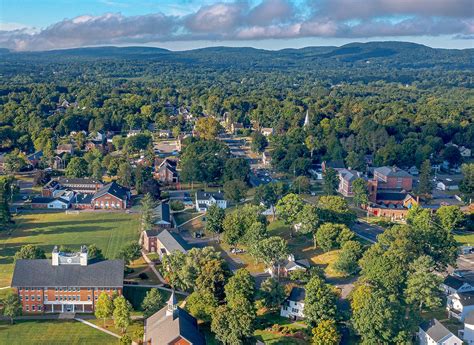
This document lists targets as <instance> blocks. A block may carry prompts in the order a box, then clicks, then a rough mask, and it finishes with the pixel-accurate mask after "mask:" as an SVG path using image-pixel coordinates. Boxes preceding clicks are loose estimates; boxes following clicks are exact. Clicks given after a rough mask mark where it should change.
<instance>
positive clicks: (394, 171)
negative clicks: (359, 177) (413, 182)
mask: <svg viewBox="0 0 474 345" xmlns="http://www.w3.org/2000/svg"><path fill="white" fill-rule="evenodd" d="M375 172H378V173H380V174H381V175H383V176H388V177H411V178H413V176H411V175H410V174H409V173H407V172H406V171H405V170H402V169H399V168H397V167H387V166H385V167H379V168H375V169H374V173H375Z"/></svg>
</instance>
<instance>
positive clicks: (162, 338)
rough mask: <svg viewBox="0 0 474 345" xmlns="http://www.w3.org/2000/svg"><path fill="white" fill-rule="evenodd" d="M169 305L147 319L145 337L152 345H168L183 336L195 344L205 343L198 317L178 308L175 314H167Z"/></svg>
mask: <svg viewBox="0 0 474 345" xmlns="http://www.w3.org/2000/svg"><path fill="white" fill-rule="evenodd" d="M167 308H168V306H165V307H163V308H162V309H160V310H159V311H157V312H156V313H155V314H153V315H152V316H150V317H149V318H148V319H146V320H145V339H146V340H147V341H150V340H151V344H152V345H167V344H170V343H172V342H173V340H176V339H177V338H178V337H183V338H184V339H186V340H187V341H189V342H190V343H191V344H193V345H201V344H203V345H204V344H205V343H206V341H205V339H204V336H203V335H202V333H201V332H200V331H199V328H198V325H197V321H196V319H195V318H194V317H193V316H191V315H189V314H188V312H187V311H185V310H183V309H181V308H179V307H178V308H177V310H176V313H175V315H166V310H167Z"/></svg>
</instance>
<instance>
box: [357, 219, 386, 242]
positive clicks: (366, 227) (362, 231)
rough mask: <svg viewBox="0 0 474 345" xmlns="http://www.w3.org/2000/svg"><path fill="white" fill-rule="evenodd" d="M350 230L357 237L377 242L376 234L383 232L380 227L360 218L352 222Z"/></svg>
mask: <svg viewBox="0 0 474 345" xmlns="http://www.w3.org/2000/svg"><path fill="white" fill-rule="evenodd" d="M351 230H352V231H354V232H355V233H356V234H357V235H358V236H359V237H361V238H363V239H364V240H366V241H369V242H372V243H375V242H377V236H378V235H380V234H381V233H383V232H384V229H383V228H382V227H380V226H377V225H371V224H368V223H365V222H364V221H361V220H360V219H359V222H358V223H354V224H353V225H352V226H351Z"/></svg>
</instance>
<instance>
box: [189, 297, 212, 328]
mask: <svg viewBox="0 0 474 345" xmlns="http://www.w3.org/2000/svg"><path fill="white" fill-rule="evenodd" d="M217 307H218V302H217V299H216V297H215V296H214V294H213V293H211V292H209V291H194V292H193V293H192V294H190V295H189V296H188V298H187V299H186V309H187V310H189V312H190V313H191V315H193V316H194V317H195V318H197V319H199V320H203V321H205V322H210V321H211V320H212V315H213V314H214V312H215V310H216V308H217Z"/></svg>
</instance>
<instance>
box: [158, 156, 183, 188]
mask: <svg viewBox="0 0 474 345" xmlns="http://www.w3.org/2000/svg"><path fill="white" fill-rule="evenodd" d="M177 166H178V161H177V160H175V159H170V158H166V159H165V160H164V161H162V162H161V163H160V164H159V165H158V168H156V172H155V177H156V178H157V179H158V180H159V181H161V182H163V183H164V184H175V183H178V182H179V174H178V171H177Z"/></svg>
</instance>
